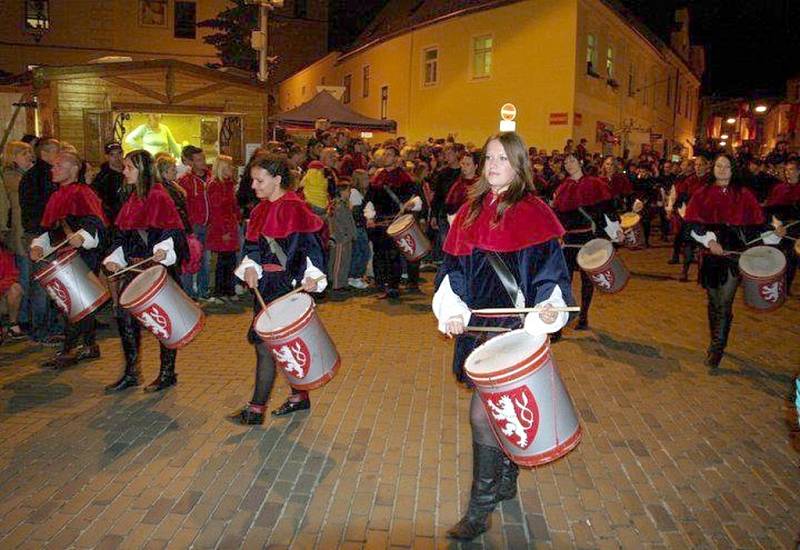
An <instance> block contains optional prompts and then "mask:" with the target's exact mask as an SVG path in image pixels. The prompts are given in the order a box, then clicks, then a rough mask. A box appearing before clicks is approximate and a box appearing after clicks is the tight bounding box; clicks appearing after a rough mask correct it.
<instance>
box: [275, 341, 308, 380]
mask: <svg viewBox="0 0 800 550" xmlns="http://www.w3.org/2000/svg"><path fill="white" fill-rule="evenodd" d="M270 351H272V355H273V357H275V361H276V362H277V363H278V366H280V367H281V368H282V369H283V370H284V371H285V372H286V374H288V375H290V376H293V377H294V378H298V379H300V380H302V379H303V378H305V377H306V375H307V374H308V371H309V370H310V369H311V353H309V351H308V346H306V343H305V342H303V341H302V340H301V339H300V338H295V339H293V340H289V341H288V342H286V343H284V344H281V345H279V346H277V347H270Z"/></svg>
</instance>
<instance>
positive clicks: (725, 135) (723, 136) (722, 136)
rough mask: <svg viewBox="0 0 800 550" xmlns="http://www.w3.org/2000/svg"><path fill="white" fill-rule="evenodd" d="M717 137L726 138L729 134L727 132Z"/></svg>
mask: <svg viewBox="0 0 800 550" xmlns="http://www.w3.org/2000/svg"><path fill="white" fill-rule="evenodd" d="M719 137H721V138H722V139H728V137H729V136H728V134H722V135H721V136H719Z"/></svg>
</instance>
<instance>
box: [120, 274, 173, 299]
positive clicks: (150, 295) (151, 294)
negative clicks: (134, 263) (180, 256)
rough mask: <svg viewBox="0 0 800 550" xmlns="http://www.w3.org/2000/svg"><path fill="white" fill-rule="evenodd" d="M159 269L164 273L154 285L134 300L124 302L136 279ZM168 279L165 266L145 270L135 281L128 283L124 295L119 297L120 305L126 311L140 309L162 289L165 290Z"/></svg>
mask: <svg viewBox="0 0 800 550" xmlns="http://www.w3.org/2000/svg"><path fill="white" fill-rule="evenodd" d="M159 268H160V269H162V270H163V271H162V272H161V274H160V275H159V276H158V277H157V278H156V280H155V281H153V283H152V285H151V286H150V287H149V288H148V289H146V290H145V291H144V292H142V293H141V294H140V295H139V296H136V297H135V298H132V299H131V300H130V301H128V302H126V301H125V300H123V297H124V296H125V293H126V292H128V289H130V288H131V285H132V284H133V283H134V282H135V281H136V279H138V278H139V277H141V276H142V275H144V274H145V273H147V272H148V271H151V270H153V269H159ZM166 279H167V268H165V267H164V266H163V265H154V266H153V267H149V268H147V269H145V270H144V271H142V272H141V273H139V274H138V275H137V276H136V277H134V278H133V280H131V282H130V283H128V286H126V287H125V290H123V291H122V294H120V295H119V305H120V306H122V307H123V308H125V309H136V308H138V307H139V306H141V305H142V304H143V303H145V302H148V301H150V300H151V299H152V298H153V297H154V296H155V295H156V294H157V293H158V292H159V291H160V290H161V289H162V288H164V285H165V284H166Z"/></svg>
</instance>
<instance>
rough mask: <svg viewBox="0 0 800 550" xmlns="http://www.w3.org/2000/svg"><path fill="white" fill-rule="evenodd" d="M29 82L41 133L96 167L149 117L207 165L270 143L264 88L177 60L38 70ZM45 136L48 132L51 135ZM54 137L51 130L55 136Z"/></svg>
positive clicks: (240, 160) (241, 156)
mask: <svg viewBox="0 0 800 550" xmlns="http://www.w3.org/2000/svg"><path fill="white" fill-rule="evenodd" d="M31 76H32V78H31V80H30V82H31V86H32V89H33V93H34V94H35V96H36V99H37V105H38V113H37V114H38V117H39V120H40V127H41V128H42V132H41V133H42V134H45V133H51V134H52V135H55V136H57V137H58V138H59V139H61V140H64V141H68V142H70V143H72V144H73V145H74V146H75V147H76V148H77V149H78V150H79V151H82V152H83V153H84V155H85V158H86V159H87V160H89V161H91V162H100V161H102V160H103V145H104V144H105V143H106V142H108V141H111V140H117V141H119V142H121V143H123V146H124V147H125V148H126V150H127V149H129V148H130V145H129V144H127V143H125V137H126V136H127V135H129V134H130V133H131V131H132V130H133V129H134V128H135V127H136V126H137V125H142V124H145V123H146V122H147V120H148V118H149V115H151V114H157V115H160V117H159V118H160V119H161V120H162V123H164V124H166V125H167V126H170V127H172V133H173V134H174V135H175V140H176V141H177V142H178V144H179V145H181V146H182V145H186V144H187V143H191V144H193V145H196V146H199V147H202V148H203V149H204V151H205V152H206V154H207V157H208V158H209V160H213V158H214V157H215V156H216V155H217V154H219V153H222V154H228V155H231V156H233V157H234V159H236V161H237V163H239V164H241V163H243V162H244V160H245V159H244V156H245V147H246V144H248V143H263V142H264V141H265V140H266V129H267V116H268V112H267V110H268V102H267V94H266V88H265V86H264V84H261V83H259V82H258V81H256V80H251V79H249V78H246V77H243V76H240V75H238V74H232V73H229V72H225V71H222V70H215V69H208V68H205V67H201V66H198V65H192V64H190V63H185V62H182V61H177V60H173V59H158V60H151V61H123V62H110V63H98V64H87V65H73V66H67V67H39V68H36V69H34V70H33V72H32V75H31ZM46 130H47V131H46ZM50 130H51V131H50Z"/></svg>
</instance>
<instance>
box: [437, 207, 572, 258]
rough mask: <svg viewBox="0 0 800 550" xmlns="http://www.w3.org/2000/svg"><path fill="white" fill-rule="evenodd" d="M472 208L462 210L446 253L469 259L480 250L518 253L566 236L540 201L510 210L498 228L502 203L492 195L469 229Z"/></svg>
mask: <svg viewBox="0 0 800 550" xmlns="http://www.w3.org/2000/svg"><path fill="white" fill-rule="evenodd" d="M469 204H470V203H466V204H464V205H462V206H461V209H460V210H459V211H458V214H456V217H455V219H454V220H453V225H452V226H451V227H450V231H449V233H448V234H447V240H446V241H445V243H444V247H443V249H444V251H445V252H447V253H448V254H450V255H453V256H468V255H470V254H472V250H473V249H475V248H478V249H480V250H487V251H489V252H516V251H517V250H522V249H523V248H528V247H529V246H534V245H537V244H542V243H545V242H547V241H550V240H552V239H557V238H560V237H561V236H563V235H564V228H563V227H561V224H560V223H559V221H558V218H556V215H555V213H553V211H552V210H550V208H549V207H548V206H547V205H546V204H545V203H544V202H543V201H542V200H541V199H539V198H537V197H535V196H534V195H531V194H529V195H527V196H526V197H525V198H524V199H522V200H521V201H520V202H518V203H517V204H515V205H514V206H512V207H511V208H509V209H508V210H506V211H505V213H504V214H503V217H502V218H500V221H499V222H498V223H496V224H495V222H494V216H495V214H496V212H497V204H498V201H497V200H494V196H493V195H492V193H488V194H487V195H486V197H484V199H483V207H482V208H481V213H480V215H479V216H478V218H477V219H476V220H475V221H474V222H473V223H472V224H470V225H465V222H466V219H467V216H468V215H469Z"/></svg>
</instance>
